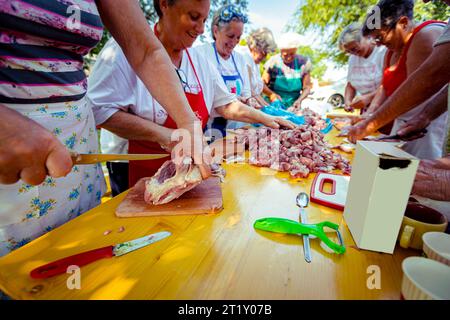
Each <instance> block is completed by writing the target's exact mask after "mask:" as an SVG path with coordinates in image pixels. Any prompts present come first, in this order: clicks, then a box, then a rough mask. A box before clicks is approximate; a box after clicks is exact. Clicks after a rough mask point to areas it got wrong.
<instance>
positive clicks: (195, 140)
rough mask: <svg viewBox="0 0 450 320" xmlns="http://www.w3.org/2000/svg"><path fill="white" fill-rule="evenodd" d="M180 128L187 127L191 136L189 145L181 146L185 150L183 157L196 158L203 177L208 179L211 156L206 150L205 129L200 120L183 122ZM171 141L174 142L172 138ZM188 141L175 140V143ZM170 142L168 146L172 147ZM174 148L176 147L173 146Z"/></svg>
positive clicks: (195, 160)
mask: <svg viewBox="0 0 450 320" xmlns="http://www.w3.org/2000/svg"><path fill="white" fill-rule="evenodd" d="M178 128H179V129H185V130H187V131H188V138H189V142H188V143H189V147H190V148H188V147H185V148H181V149H182V150H183V154H182V156H183V157H191V158H192V159H193V160H194V163H195V164H196V165H198V166H199V169H200V172H201V174H202V177H203V179H207V178H208V177H210V176H211V169H210V165H211V163H210V162H211V157H210V156H209V155H208V154H207V151H206V150H205V147H206V142H205V141H206V139H205V137H204V136H203V130H202V126H201V122H200V121H195V122H187V123H182V124H181V125H179V126H178ZM171 143H172V144H173V143H174V142H173V141H172V139H171ZM179 143H181V144H183V143H187V142H186V141H184V142H183V141H175V145H177V144H179ZM170 146H171V144H169V146H168V147H170ZM172 148H175V146H173V147H172Z"/></svg>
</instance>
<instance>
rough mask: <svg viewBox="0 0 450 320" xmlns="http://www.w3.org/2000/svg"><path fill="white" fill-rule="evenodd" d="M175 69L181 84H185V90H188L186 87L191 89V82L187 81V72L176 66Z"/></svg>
mask: <svg viewBox="0 0 450 320" xmlns="http://www.w3.org/2000/svg"><path fill="white" fill-rule="evenodd" d="M175 71H176V72H177V75H178V79H180V82H181V85H182V86H183V90H184V91H186V88H188V89H189V84H188V83H187V77H186V74H185V73H184V71H183V70H181V69H176V68H175Z"/></svg>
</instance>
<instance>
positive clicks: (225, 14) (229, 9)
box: [219, 5, 248, 23]
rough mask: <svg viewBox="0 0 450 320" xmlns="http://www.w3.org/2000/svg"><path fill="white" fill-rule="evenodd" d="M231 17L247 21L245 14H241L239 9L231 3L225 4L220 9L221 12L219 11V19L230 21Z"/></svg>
mask: <svg viewBox="0 0 450 320" xmlns="http://www.w3.org/2000/svg"><path fill="white" fill-rule="evenodd" d="M233 18H238V19H239V20H241V21H242V22H243V23H247V22H248V18H247V16H246V15H245V14H243V13H242V12H241V10H239V8H237V7H235V6H233V5H228V6H226V7H225V8H224V9H223V10H222V12H221V13H220V16H219V20H220V21H223V22H230V21H231V20H232V19H233Z"/></svg>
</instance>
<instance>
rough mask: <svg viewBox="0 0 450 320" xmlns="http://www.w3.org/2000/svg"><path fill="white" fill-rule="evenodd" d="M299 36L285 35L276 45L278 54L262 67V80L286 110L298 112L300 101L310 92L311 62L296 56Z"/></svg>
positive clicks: (299, 42) (294, 34)
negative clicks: (290, 109)
mask: <svg viewBox="0 0 450 320" xmlns="http://www.w3.org/2000/svg"><path fill="white" fill-rule="evenodd" d="M300 45H301V39H300V35H299V34H297V33H285V34H283V35H282V36H281V39H280V41H279V43H278V48H279V49H280V54H277V55H275V56H273V57H271V58H270V59H269V60H268V61H267V62H266V64H265V65H264V73H263V76H262V77H263V80H264V82H265V83H266V85H267V86H268V87H269V88H270V89H271V90H272V91H273V92H275V93H276V94H278V95H279V96H280V97H281V99H282V101H283V104H284V105H285V107H286V108H289V107H291V106H292V107H293V110H294V111H296V110H299V109H300V107H301V104H302V101H303V100H304V99H306V97H307V96H308V95H309V93H310V91H311V86H312V84H311V76H310V72H311V61H310V60H309V59H308V58H306V57H303V56H301V55H299V54H297V50H298V48H299V47H300Z"/></svg>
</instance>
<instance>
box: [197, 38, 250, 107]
mask: <svg viewBox="0 0 450 320" xmlns="http://www.w3.org/2000/svg"><path fill="white" fill-rule="evenodd" d="M193 50H198V52H200V53H201V54H202V55H203V56H204V57H205V59H206V60H207V61H209V62H211V63H212V64H213V65H214V66H215V67H216V69H217V70H218V72H219V74H220V75H223V76H235V75H236V74H237V72H238V73H239V74H240V76H241V78H242V82H243V83H242V82H241V81H240V80H238V81H239V82H241V83H240V84H235V83H227V84H226V86H227V88H228V90H229V91H230V92H231V88H232V87H233V86H240V88H241V90H240V94H239V92H238V95H239V96H241V97H243V98H249V97H250V96H251V90H250V80H249V77H248V72H247V66H246V65H247V63H246V61H245V58H244V57H243V56H242V55H241V54H240V53H238V52H237V51H236V50H234V51H233V53H232V56H233V58H234V62H236V67H235V66H234V63H233V58H232V57H229V58H228V59H227V60H225V59H224V58H222V57H221V56H220V54H219V53H217V57H218V59H219V63H220V66H219V63H217V57H216V53H215V51H214V47H213V44H212V43H205V44H203V45H201V46H198V47H195V48H193ZM236 68H237V71H236ZM221 80H222V83H224V81H223V79H222V77H221ZM238 91H239V90H238Z"/></svg>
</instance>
